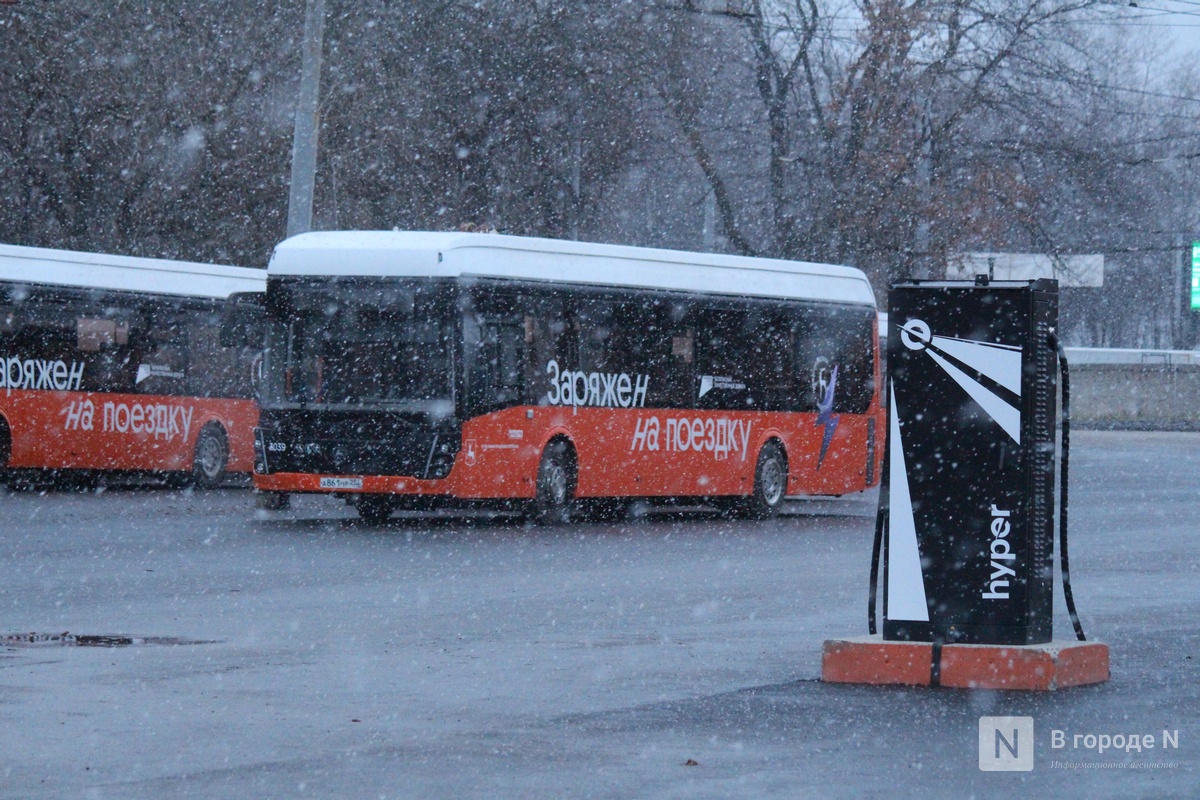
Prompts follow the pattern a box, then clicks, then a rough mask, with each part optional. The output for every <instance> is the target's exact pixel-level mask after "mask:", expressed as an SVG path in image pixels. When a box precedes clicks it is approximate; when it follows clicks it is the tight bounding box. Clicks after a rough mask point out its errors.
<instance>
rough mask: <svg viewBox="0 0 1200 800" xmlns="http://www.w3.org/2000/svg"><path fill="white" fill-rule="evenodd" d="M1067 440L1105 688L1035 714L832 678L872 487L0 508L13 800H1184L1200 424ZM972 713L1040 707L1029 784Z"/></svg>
mask: <svg viewBox="0 0 1200 800" xmlns="http://www.w3.org/2000/svg"><path fill="white" fill-rule="evenodd" d="M1074 440H1075V441H1074V443H1075V449H1074V452H1073V453H1072V459H1071V464H1072V475H1073V480H1072V484H1071V499H1072V506H1071V559H1072V560H1071V566H1072V578H1073V583H1074V590H1075V597H1076V601H1077V604H1078V606H1079V610H1080V613H1081V616H1082V618H1083V624H1084V626H1085V629H1086V630H1087V631H1088V633H1089V635H1090V636H1093V637H1095V638H1099V639H1102V640H1104V641H1105V642H1107V643H1108V644H1109V645H1110V646H1111V648H1112V669H1113V678H1112V680H1111V681H1110V682H1109V683H1107V684H1104V685H1101V686H1095V687H1083V688H1076V689H1069V690H1063V691H1059V692H1055V693H1049V694H1022V693H1011V692H992V691H961V690H951V689H906V688H870V687H857V686H838V685H830V684H824V683H821V682H820V680H819V675H820V652H821V645H822V642H823V641H824V640H825V639H827V638H833V637H841V636H847V635H861V634H863V633H865V632H866V594H867V571H868V566H869V558H870V545H871V536H872V523H873V514H874V502H875V498H874V496H873V495H868V496H863V497H854V498H843V499H840V500H822V501H802V502H796V503H793V504H791V507H790V509H789V513H788V515H786V516H784V517H782V518H779V519H776V520H772V521H769V522H746V521H730V520H726V519H722V518H720V517H717V516H715V515H711V514H710V515H704V514H677V515H665V514H658V513H652V514H649V515H646V516H643V517H640V518H638V519H635V520H631V521H623V522H620V523H585V524H579V525H571V526H563V527H557V528H536V527H528V526H526V525H524V524H522V523H521V522H519V521H516V520H513V519H510V518H505V517H503V516H498V515H479V514H476V515H453V514H445V515H437V516H430V515H413V516H408V517H404V518H396V519H394V520H393V521H392V522H391V523H390V524H388V525H387V526H385V527H383V528H372V527H369V526H366V525H363V524H361V523H359V522H358V521H357V520H356V519H355V518H354V515H353V514H352V513H349V512H348V511H347V510H346V509H344V508H343V507H341V506H339V505H338V504H337V503H335V502H333V501H330V500H328V499H326V498H304V499H302V501H300V502H298V503H296V505H295V507H294V508H293V509H292V510H290V511H288V512H269V513H267V512H256V511H255V510H254V509H253V503H252V500H251V497H250V494H249V493H248V492H246V491H244V490H236V489H230V490H222V491H213V492H199V491H197V492H179V491H166V490H132V489H128V488H126V489H109V490H107V491H104V492H100V493H96V492H76V491H48V492H42V491H21V492H6V493H2V494H0V514H2V515H3V524H2V525H0V541H3V553H4V561H3V563H4V570H3V577H2V578H0V637H4V638H3V639H0V797H64V798H65V797H71V798H76V797H122V798H129V797H147V798H149V797H175V796H179V797H281V798H282V797H304V796H316V797H497V796H501V797H555V798H559V797H601V798H624V797H671V798H674V797H767V796H777V797H855V798H857V797H881V798H882V797H887V798H897V797H918V796H919V797H956V798H957V797H980V798H989V797H997V798H999V797H1010V796H1051V797H1052V796H1064V797H1074V796H1088V797H1090V798H1105V797H1181V798H1182V797H1195V796H1197V795H1198V794H1200V770H1198V766H1200V725H1198V724H1197V718H1198V716H1200V647H1198V646H1197V641H1198V639H1197V632H1198V627H1200V623H1198V622H1197V620H1198V617H1200V590H1198V588H1197V581H1198V580H1200V523H1198V522H1197V503H1198V501H1200V435H1198V434H1184V433H1114V432H1078V433H1076V434H1075V437H1074ZM1056 614H1057V616H1056V620H1055V623H1056V629H1057V631H1058V635H1059V636H1060V638H1066V637H1068V636H1070V625H1069V622H1067V621H1066V617H1065V614H1064V613H1063V610H1062V608H1061V593H1059V596H1058V599H1057V606H1056ZM984 715H994V716H1031V717H1033V719H1034V725H1035V729H1034V744H1035V765H1034V769H1033V770H1032V771H1029V772H982V771H980V769H979V763H978V761H979V755H978V727H979V717H980V716H984ZM1055 730H1060V731H1063V732H1064V733H1065V737H1066V741H1067V746H1066V747H1063V748H1060V749H1055V748H1054V747H1053V746H1052V745H1053V741H1052V732H1053V731H1055ZM1164 730H1166V731H1168V732H1175V731H1178V733H1177V734H1175V737H1174V738H1173V739H1169V740H1168V742H1167V746H1166V748H1165V749H1164V747H1163V736H1162V732H1163V731H1164ZM1075 734H1080V742H1083V741H1084V739H1085V737H1087V736H1089V735H1093V736H1096V737H1097V740H1099V737H1100V736H1101V735H1107V736H1109V737H1114V736H1115V735H1118V734H1119V735H1122V736H1123V737H1128V736H1130V735H1133V734H1137V735H1138V736H1142V737H1144V736H1151V737H1153V740H1154V741H1155V743H1156V747H1155V748H1154V749H1152V750H1149V749H1144V748H1143V749H1142V750H1140V751H1132V750H1127V749H1124V748H1123V749H1121V750H1120V751H1119V752H1114V751H1113V750H1111V749H1109V750H1106V751H1105V752H1104V753H1099V752H1098V751H1097V748H1095V747H1093V748H1091V749H1087V748H1084V747H1083V746H1082V745H1081V746H1080V747H1074V746H1073V741H1074V736H1075ZM1174 741H1178V747H1172V746H1171V745H1172V744H1173V742H1174Z"/></svg>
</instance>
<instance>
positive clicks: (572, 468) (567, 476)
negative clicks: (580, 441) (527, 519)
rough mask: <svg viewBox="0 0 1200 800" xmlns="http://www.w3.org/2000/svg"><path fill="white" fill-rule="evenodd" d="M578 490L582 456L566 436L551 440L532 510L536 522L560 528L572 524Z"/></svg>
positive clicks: (541, 463) (540, 467)
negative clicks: (559, 526) (573, 508)
mask: <svg viewBox="0 0 1200 800" xmlns="http://www.w3.org/2000/svg"><path fill="white" fill-rule="evenodd" d="M578 487H579V455H578V453H577V452H576V450H575V444H574V443H573V442H572V441H571V440H570V439H569V438H568V437H567V436H566V435H563V434H558V435H556V436H553V437H551V439H550V441H548V442H546V446H545V447H543V448H542V456H541V459H540V460H539V461H538V471H537V479H536V486H535V494H534V501H533V509H532V515H531V516H532V518H533V521H534V522H537V523H539V524H542V525H558V524H563V523H566V522H569V521H570V519H571V508H572V506H573V505H574V502H575V494H576V490H577V489H578Z"/></svg>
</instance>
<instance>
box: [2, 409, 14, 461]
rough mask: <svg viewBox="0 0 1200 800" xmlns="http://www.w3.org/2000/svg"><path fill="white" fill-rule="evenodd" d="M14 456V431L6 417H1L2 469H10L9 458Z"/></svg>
mask: <svg viewBox="0 0 1200 800" xmlns="http://www.w3.org/2000/svg"><path fill="white" fill-rule="evenodd" d="M10 458H12V432H11V431H10V430H9V429H8V423H7V422H5V421H4V417H0V470H4V469H8V460H9V459H10Z"/></svg>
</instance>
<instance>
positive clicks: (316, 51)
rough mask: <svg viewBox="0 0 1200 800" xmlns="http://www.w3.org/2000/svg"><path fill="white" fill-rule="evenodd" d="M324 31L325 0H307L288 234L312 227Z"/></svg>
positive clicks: (302, 231)
mask: <svg viewBox="0 0 1200 800" xmlns="http://www.w3.org/2000/svg"><path fill="white" fill-rule="evenodd" d="M324 35H325V0H307V4H306V7H305V10H304V43H303V46H302V50H301V55H300V96H299V98H298V99H297V101H296V127H295V132H294V133H293V135H292V180H291V189H290V193H289V195H288V222H287V235H288V236H295V235H296V234H298V233H304V232H305V231H308V230H311V229H312V209H313V187H314V186H315V184H316V173H317V130H318V126H319V120H318V116H319V114H320V102H321V42H322V39H323V37H324Z"/></svg>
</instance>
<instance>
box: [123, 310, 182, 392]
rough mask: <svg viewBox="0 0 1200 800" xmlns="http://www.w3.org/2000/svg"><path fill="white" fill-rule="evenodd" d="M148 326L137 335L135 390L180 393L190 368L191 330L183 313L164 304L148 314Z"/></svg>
mask: <svg viewBox="0 0 1200 800" xmlns="http://www.w3.org/2000/svg"><path fill="white" fill-rule="evenodd" d="M147 323H148V324H147V327H146V329H145V331H144V332H143V333H142V335H141V336H139V337H136V339H135V347H134V360H135V361H136V364H135V367H136V370H137V371H136V372H135V374H134V385H135V387H136V389H135V391H137V392H138V393H139V394H164V395H180V394H183V393H184V392H185V391H186V389H187V387H186V383H185V381H186V379H187V372H188V331H187V326H186V325H185V316H184V313H183V312H182V311H180V310H177V309H174V308H170V307H163V308H155V309H154V310H152V311H151V312H150V313H149V314H147Z"/></svg>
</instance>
